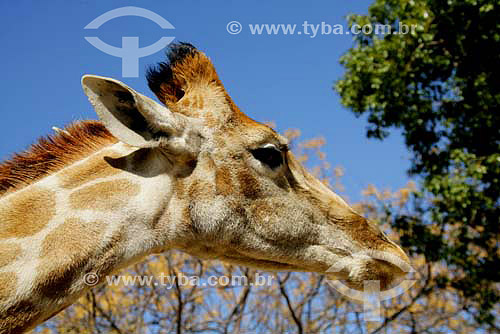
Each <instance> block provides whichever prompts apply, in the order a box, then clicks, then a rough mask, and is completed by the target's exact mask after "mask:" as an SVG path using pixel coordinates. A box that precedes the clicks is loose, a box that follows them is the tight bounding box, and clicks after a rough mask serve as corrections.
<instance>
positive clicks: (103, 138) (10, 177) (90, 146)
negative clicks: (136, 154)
mask: <svg viewBox="0 0 500 334" xmlns="http://www.w3.org/2000/svg"><path fill="white" fill-rule="evenodd" d="M115 142H117V139H116V138H115V137H113V135H112V134H111V133H110V132H109V131H108V130H107V129H106V128H105V127H104V125H103V124H102V123H101V122H98V121H82V122H78V123H73V124H71V125H69V126H68V127H66V128H65V129H64V130H62V131H59V132H58V133H56V134H55V135H51V136H46V137H42V138H40V140H39V141H38V142H37V143H36V144H33V145H32V146H31V147H30V148H29V149H28V150H26V151H24V152H22V153H16V154H14V155H13V156H12V157H11V158H10V159H8V160H6V161H4V162H2V163H0V196H2V195H3V194H5V193H6V192H7V191H9V190H11V189H15V188H19V187H23V186H26V185H28V184H30V183H33V182H35V181H37V180H39V179H41V178H42V177H44V176H47V175H49V174H52V173H54V172H57V171H58V170H60V169H62V168H64V167H65V166H67V165H69V164H71V163H74V162H76V161H78V160H79V159H81V158H83V157H85V156H87V155H89V154H91V153H93V152H95V151H97V150H99V149H101V148H102V147H104V146H107V145H111V144H113V143H115Z"/></svg>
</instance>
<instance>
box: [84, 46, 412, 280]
mask: <svg viewBox="0 0 500 334" xmlns="http://www.w3.org/2000/svg"><path fill="white" fill-rule="evenodd" d="M82 83H83V87H84V90H85V92H86V94H87V95H88V96H89V98H90V101H91V103H92V104H93V105H94V107H95V110H96V112H97V114H98V116H99V118H100V119H101V120H102V121H103V123H104V125H105V126H106V127H107V129H108V130H109V131H110V132H111V133H112V134H113V135H114V136H115V137H116V138H118V139H119V140H120V141H122V142H123V143H125V144H128V145H130V146H132V147H135V148H137V149H138V151H142V152H154V154H156V155H157V156H162V157H164V159H162V160H156V161H162V163H164V164H166V165H167V167H168V168H167V169H166V170H168V173H170V174H171V176H172V184H171V188H169V189H165V197H166V198H168V201H167V204H166V205H165V210H164V213H163V214H162V215H161V216H160V217H159V218H158V223H157V225H156V227H155V228H156V230H157V231H158V233H159V235H162V234H163V237H164V240H165V242H164V245H163V246H161V247H159V248H158V249H157V250H159V251H161V250H163V249H167V248H177V249H181V250H184V251H187V252H189V253H191V254H194V255H196V256H200V257H204V258H207V257H208V258H217V259H221V260H224V261H228V262H232V263H236V264H242V265H248V266H252V267H257V268H262V269H271V270H293V271H312V272H320V273H324V272H325V271H327V269H328V268H330V267H331V266H332V265H334V264H335V263H336V262H337V261H339V260H340V259H343V261H344V263H347V265H345V266H344V268H342V270H341V271H340V272H338V273H336V275H337V277H340V278H345V279H346V280H347V282H348V284H350V285H351V286H353V287H355V288H362V285H363V281H364V280H380V282H381V284H382V287H384V286H387V284H389V283H390V282H391V281H393V279H395V278H396V277H398V276H401V275H402V274H403V273H404V271H403V270H402V269H401V268H402V265H401V263H403V267H404V264H406V262H408V258H407V256H406V255H405V253H404V252H403V251H402V250H401V248H400V247H399V246H397V245H396V244H395V243H393V242H392V241H390V240H389V239H388V238H387V237H386V236H385V235H384V233H383V232H381V231H380V230H379V229H378V228H377V227H376V226H375V225H374V224H372V223H370V222H369V221H367V220H366V219H365V218H363V217H362V216H360V215H359V214H357V213H355V212H354V211H353V210H352V209H351V208H350V207H349V205H347V204H346V202H344V201H343V200H342V199H341V198H340V197H339V196H338V195H336V194H335V193H333V192H332V191H331V190H330V189H329V188H328V187H326V186H325V185H324V184H322V183H321V182H320V181H318V180H317V179H315V178H314V177H313V176H312V175H311V174H309V173H308V172H307V171H306V170H305V169H304V168H303V167H302V166H301V165H300V163H298V161H297V160H296V159H295V158H294V156H293V154H292V153H291V152H290V150H289V147H288V142H287V139H286V138H284V137H282V136H280V135H279V134H278V133H276V132H275V131H274V130H272V129H271V128H269V127H268V126H266V125H263V124H261V123H258V122H256V121H253V120H252V119H250V118H249V117H247V116H246V115H245V114H243V113H242V112H241V111H240V110H239V109H238V108H237V107H236V105H235V104H234V103H233V101H232V100H231V98H230V97H229V95H228V94H227V92H226V90H225V89H224V87H223V85H222V83H221V81H220V80H219V78H218V76H217V74H216V71H215V69H214V67H213V65H212V63H211V62H210V60H209V59H208V58H207V57H206V56H205V55H204V54H203V53H201V52H200V51H198V50H197V49H195V48H194V47H193V46H192V45H189V44H179V45H176V46H174V47H173V48H172V49H171V50H170V52H169V54H168V63H161V64H159V65H158V66H157V67H156V68H154V69H152V70H150V71H149V73H148V83H149V86H150V88H151V89H152V91H153V92H154V93H155V94H156V96H157V97H158V99H159V100H160V101H161V102H162V103H163V105H160V104H159V103H156V102H155V101H153V100H151V99H149V98H147V97H145V96H143V95H141V94H139V93H137V92H136V91H134V90H132V89H131V88H129V87H127V86H126V85H125V84H123V83H121V82H119V81H116V80H113V79H109V78H103V77H97V76H85V77H84V78H83V80H82ZM143 156H144V159H142V160H140V159H139V160H136V161H135V163H136V164H139V165H142V166H140V168H136V170H144V171H146V170H148V169H150V168H153V167H152V166H150V165H151V161H149V160H148V158H147V157H148V156H150V155H147V154H144V155H143ZM156 163H157V162H156ZM373 251H377V252H382V253H383V254H384V258H382V259H381V258H380V256H379V257H378V258H377V259H373V258H370V256H367V255H369V254H370V252H373ZM346 258H347V259H348V261H346V260H345V259H346ZM395 263H398V264H399V265H395Z"/></svg>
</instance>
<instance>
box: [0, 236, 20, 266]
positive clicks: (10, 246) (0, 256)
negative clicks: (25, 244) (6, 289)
mask: <svg viewBox="0 0 500 334" xmlns="http://www.w3.org/2000/svg"><path fill="white" fill-rule="evenodd" d="M20 254H21V246H19V245H16V244H14V243H11V242H6V243H2V244H0V267H4V266H6V265H8V264H9V263H11V262H13V261H14V260H15V259H16V258H17V257H18V256H19V255H20Z"/></svg>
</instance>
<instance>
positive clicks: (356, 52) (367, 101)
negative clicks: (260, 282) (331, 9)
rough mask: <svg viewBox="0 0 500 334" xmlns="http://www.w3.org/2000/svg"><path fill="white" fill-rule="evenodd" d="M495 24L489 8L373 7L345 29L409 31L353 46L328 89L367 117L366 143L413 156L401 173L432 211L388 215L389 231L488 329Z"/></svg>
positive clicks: (472, 1)
mask: <svg viewBox="0 0 500 334" xmlns="http://www.w3.org/2000/svg"><path fill="white" fill-rule="evenodd" d="M498 17H500V5H499V2H498V1H492V0H488V1H486V0H477V1H476V0H467V1H452V0H449V1H447V2H444V1H437V0H411V1H381V0H376V1H375V2H374V3H373V4H372V6H371V7H370V10H369V15H366V16H363V15H352V16H351V17H350V18H349V24H350V25H353V24H360V25H361V24H365V23H368V22H370V23H372V24H377V23H380V24H390V25H391V26H397V25H398V24H399V23H400V22H401V23H404V24H408V25H409V24H414V25H416V29H415V30H414V32H413V33H410V34H404V35H403V34H391V35H384V36H376V35H374V34H368V35H358V36H356V38H355V40H354V45H353V47H352V48H351V49H350V50H349V51H348V52H347V53H346V54H345V55H343V56H342V57H341V59H340V63H341V64H342V65H343V66H344V67H345V69H346V71H345V74H344V76H343V77H342V78H341V79H340V80H338V81H337V82H336V84H335V90H336V91H337V92H338V93H339V94H340V96H341V102H342V103H343V104H344V105H345V106H346V107H348V108H350V109H351V110H352V111H353V112H354V113H355V114H356V115H361V114H367V115H368V123H369V127H368V130H367V136H368V137H374V138H378V139H383V138H385V137H386V136H387V135H388V134H389V130H390V128H391V127H398V128H401V129H402V130H403V134H404V136H405V143H406V145H407V147H408V149H409V150H410V151H411V152H412V153H413V159H412V167H411V169H410V171H409V172H410V173H412V174H414V175H418V176H420V177H421V180H422V184H421V194H423V196H425V197H426V198H427V199H428V203H431V204H422V203H420V202H418V201H416V203H415V213H414V215H410V216H406V217H403V216H399V217H398V216H397V215H395V216H394V218H393V226H394V227H396V228H398V229H400V230H401V232H402V235H403V237H402V241H403V243H404V244H405V246H407V247H410V248H412V249H415V250H417V251H418V252H420V253H421V254H424V255H426V256H427V257H428V259H431V260H432V261H446V263H447V265H448V266H450V267H453V268H458V270H460V271H463V272H464V276H463V277H462V278H460V279H459V280H458V279H456V280H453V279H451V280H452V282H453V285H454V286H455V287H458V288H460V289H462V292H463V293H464V295H466V296H468V298H469V302H472V303H473V305H474V307H473V308H470V310H471V312H472V313H474V312H475V313H474V315H475V316H476V318H477V320H478V321H480V322H484V321H486V322H487V321H489V320H491V319H492V317H491V314H490V315H488V314H489V312H491V310H492V306H493V305H495V303H497V302H498V301H499V300H500V293H499V291H498V288H497V287H496V286H495V285H494V283H495V282H498V281H500V274H499V273H498V270H495V272H494V273H491V268H498V266H499V265H500V260H499V254H500V251H499V247H500V246H499V242H498V240H499V239H498V237H499V234H500V209H499V205H500V184H499V180H500V158H499V155H500V23H499V21H498ZM417 202H418V203H417ZM417 204H418V205H417ZM436 226H437V227H438V228H437V230H438V231H441V235H438V236H436V235H435V231H436ZM431 227H432V229H431ZM471 229H472V230H473V231H476V232H477V233H470V231H471ZM431 230H433V231H434V232H432V233H431ZM417 236H418V237H417ZM478 291H481V293H478ZM484 296H488V298H487V299H485V298H484ZM474 310H475V311H474ZM479 310H480V311H479Z"/></svg>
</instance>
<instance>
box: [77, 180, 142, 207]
mask: <svg viewBox="0 0 500 334" xmlns="http://www.w3.org/2000/svg"><path fill="white" fill-rule="evenodd" d="M139 191H140V187H139V185H137V184H134V183H132V182H130V181H128V180H125V179H120V180H114V181H105V182H101V183H97V184H93V185H90V186H87V187H85V188H82V189H80V190H78V191H75V192H73V193H71V195H70V197H69V201H70V205H71V208H72V209H93V210H99V211H109V210H116V209H119V208H121V207H123V206H124V205H126V204H127V203H128V201H129V200H130V198H131V197H134V196H136V195H137V194H139Z"/></svg>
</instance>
